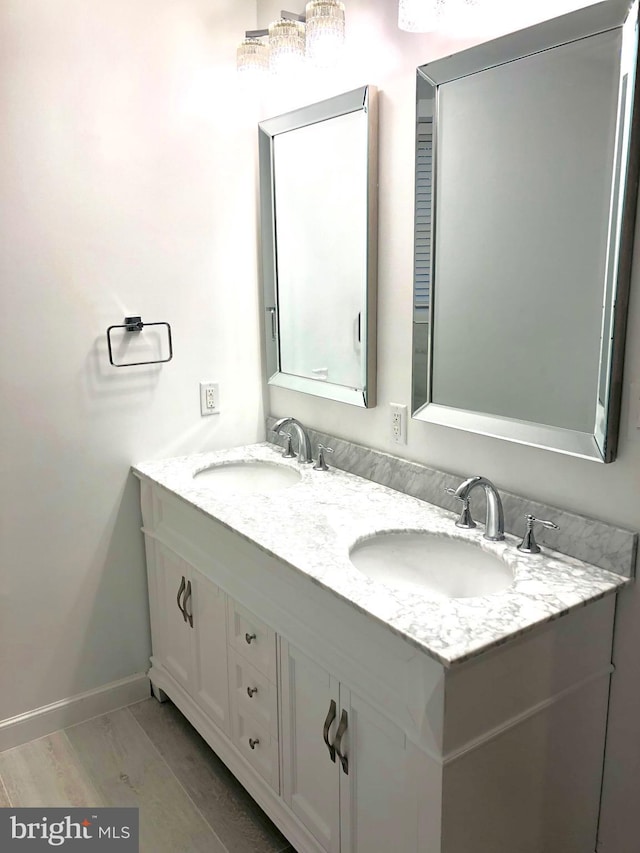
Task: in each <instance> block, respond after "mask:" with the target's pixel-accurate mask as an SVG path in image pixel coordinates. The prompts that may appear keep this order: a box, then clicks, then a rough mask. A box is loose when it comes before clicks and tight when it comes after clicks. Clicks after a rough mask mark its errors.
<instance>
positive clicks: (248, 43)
mask: <svg viewBox="0 0 640 853" xmlns="http://www.w3.org/2000/svg"><path fill="white" fill-rule="evenodd" d="M236 66H237V69H238V72H239V73H240V74H243V75H246V76H247V77H258V76H262V75H263V74H265V73H266V72H267V71H268V70H269V47H268V45H266V44H265V43H264V42H263V41H260V39H257V38H246V39H244V41H243V42H241V44H240V45H238V50H237V51H236Z"/></svg>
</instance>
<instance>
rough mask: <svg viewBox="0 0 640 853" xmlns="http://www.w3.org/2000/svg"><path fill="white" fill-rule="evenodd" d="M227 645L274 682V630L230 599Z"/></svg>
mask: <svg viewBox="0 0 640 853" xmlns="http://www.w3.org/2000/svg"><path fill="white" fill-rule="evenodd" d="M229 645H230V646H231V647H232V648H233V649H235V650H236V652H238V653H239V654H240V655H242V657H243V658H244V659H245V660H247V661H249V663H251V664H253V666H255V668H256V669H257V670H258V671H259V672H261V673H262V674H263V675H265V676H266V677H267V678H268V679H269V681H272V682H273V683H274V684H275V682H276V635H275V631H273V630H272V629H271V628H269V627H268V625H265V624H264V622H261V621H260V620H259V619H258V618H257V617H255V616H254V615H253V613H251V612H250V611H249V610H245V608H244V607H242V606H241V605H240V604H238V603H237V602H235V601H233V600H232V599H229Z"/></svg>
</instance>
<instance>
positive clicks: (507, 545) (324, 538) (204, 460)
mask: <svg viewBox="0 0 640 853" xmlns="http://www.w3.org/2000/svg"><path fill="white" fill-rule="evenodd" d="M281 453H282V451H281V449H279V448H275V447H274V445H271V444H267V443H264V444H254V445H250V446H247V447H235V448H232V449H230V450H220V451H214V452H211V453H204V454H197V455H192V456H182V457H176V458H173V459H165V460H159V461H150V462H141V463H139V464H137V465H134V466H133V471H134V473H135V474H136V475H137V476H139V477H144V478H148V479H149V480H151V481H152V482H154V483H157V484H159V485H160V486H162V487H164V488H165V489H167V490H169V491H170V492H172V493H173V494H175V495H177V496H178V497H180V498H182V499H183V500H185V501H186V502H187V503H189V504H191V505H193V506H194V507H196V508H197V509H198V510H200V511H202V512H204V513H205V514H207V515H209V516H211V517H212V518H215V519H216V520H217V521H219V522H221V523H222V524H224V525H225V526H226V527H228V528H229V529H231V530H233V531H235V532H236V533H238V534H240V535H241V536H243V537H244V538H246V539H248V540H249V541H251V542H253V543H254V544H255V545H257V546H258V547H259V548H260V549H262V550H263V551H265V552H267V553H268V554H271V555H272V556H274V557H277V558H278V559H280V560H283V561H285V562H286V563H288V564H289V565H290V566H292V567H293V568H294V569H297V570H298V571H300V572H302V573H303V574H306V575H308V576H309V577H310V578H312V579H313V580H314V581H315V582H316V583H318V584H320V585H321V586H323V587H326V588H327V589H329V590H331V591H332V592H334V593H335V594H336V595H338V596H339V597H340V598H342V599H343V600H345V601H347V602H349V603H350V604H352V605H353V606H354V607H356V608H357V609H359V610H360V611H362V612H364V613H366V614H368V615H370V616H372V617H373V618H375V619H377V620H379V621H380V622H382V623H384V624H385V625H387V626H388V627H389V628H390V629H391V630H393V631H394V632H395V633H396V634H398V635H399V636H401V637H403V638H404V639H405V640H407V641H409V642H410V643H412V644H413V645H415V646H417V647H418V648H420V649H422V650H423V651H424V652H426V653H427V654H428V655H430V656H431V657H433V658H434V659H435V660H437V661H439V662H440V663H442V664H443V665H445V666H452V665H454V664H457V663H462V662H463V661H465V660H468V659H470V658H472V657H474V656H476V655H478V654H480V653H482V652H485V651H487V650H488V649H490V648H492V647H496V646H499V645H502V644H503V643H505V642H506V641H507V640H510V639H512V638H514V637H516V636H518V635H520V634H522V633H524V632H526V631H528V630H531V629H532V628H534V627H535V626H537V625H541V624H543V623H545V622H549V621H551V620H552V619H556V618H558V617H559V616H562V615H564V614H566V613H568V612H569V611H571V610H573V609H575V608H577V607H581V606H584V605H585V604H587V603H588V602H590V601H595V600H596V599H598V598H602V597H603V596H605V595H608V594H610V593H614V592H616V591H617V590H618V589H619V588H620V587H622V586H624V585H625V584H627V583H629V580H628V578H624V577H622V576H620V575H617V574H614V573H613V572H608V571H605V570H604V569H600V568H597V567H596V566H592V565H589V564H588V563H584V562H581V561H580V560H577V559H575V558H572V557H567V556H565V555H564V554H559V553H557V552H555V551H550V550H549V549H546V548H545V549H543V553H542V554H540V555H535V556H533V555H526V554H522V553H521V552H519V551H517V550H516V545H517V544H518V541H519V540H518V539H517V538H516V537H514V536H510V535H509V534H507V536H506V539H505V541H503V542H489V541H488V540H486V539H483V538H482V533H483V526H482V525H481V524H478V527H477V528H476V529H474V530H461V529H459V528H457V527H456V526H455V520H456V518H457V516H456V514H455V513H454V512H448V511H447V510H444V509H441V508H440V507H436V506H433V505H432V504H428V503H426V502H424V501H421V500H418V499H417V498H413V497H411V496H409V495H405V494H403V493H402V492H398V491H395V490H393V489H389V488H387V487H386V486H381V485H378V484H377V483H373V482H371V481H369V480H365V479H363V478H361V477H357V476H354V475H353V474H348V473H346V472H344V471H339V470H338V469H335V468H332V469H331V470H330V471H328V472H320V471H314V470H313V468H312V466H311V465H299V464H298V462H297V460H296V459H283V458H282V455H281ZM242 460H251V461H253V460H255V461H267V462H274V463H277V464H280V465H285V466H287V467H290V468H293V469H295V470H297V471H299V472H300V474H301V479H300V482H299V483H297V484H295V485H294V486H291V487H289V488H283V489H279V490H274V491H270V492H269V493H265V492H254V493H249V494H234V493H233V492H224V491H222V490H220V489H219V488H215V489H212V488H211V487H210V486H208V485H207V483H206V479H204V478H203V479H202V480H199V479H198V478H197V477H194V474H195V473H196V472H198V471H201V470H203V469H205V468H207V467H210V466H211V465H214V464H218V463H225V462H227V463H229V462H238V461H242ZM330 461H331V460H330V458H329V463H330ZM389 530H394V531H396V530H398V531H400V530H407V531H416V530H428V531H430V532H432V533H436V534H438V535H441V536H445V537H450V538H456V539H459V540H463V541H466V542H473V543H475V544H476V545H477V546H478V547H480V548H482V549H483V550H485V551H487V552H489V553H492V554H495V555H496V556H498V557H499V558H501V559H502V560H503V561H504V562H505V563H506V564H507V565H508V566H509V567H510V568H511V570H512V571H513V573H514V581H513V583H512V584H511V586H509V587H508V588H507V589H505V590H503V591H502V592H495V593H492V594H490V595H484V596H479V597H474V598H455V599H449V598H443V597H434V596H433V595H430V594H429V593H427V592H426V591H422V590H421V589H420V588H418V587H416V588H411V589H400V588H396V587H393V586H390V585H387V584H383V583H381V582H379V581H374V580H371V579H370V578H368V577H366V576H365V575H364V574H362V573H361V572H360V571H358V570H357V569H356V568H355V566H354V565H353V564H352V563H351V561H350V559H349V550H350V548H351V546H353V545H354V543H356V542H357V541H358V540H360V539H362V538H365V537H367V536H370V535H372V534H374V533H376V532H380V531H389Z"/></svg>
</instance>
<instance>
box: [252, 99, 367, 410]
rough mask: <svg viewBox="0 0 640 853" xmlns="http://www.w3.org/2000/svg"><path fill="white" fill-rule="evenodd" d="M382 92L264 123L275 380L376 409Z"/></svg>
mask: <svg viewBox="0 0 640 853" xmlns="http://www.w3.org/2000/svg"><path fill="white" fill-rule="evenodd" d="M375 131H376V126H375V95H374V92H373V90H372V89H371V87H364V88H363V89H358V90H356V91H354V92H349V93H346V94H345V95H340V96H338V97H336V98H331V99H330V100H328V101H323V102H321V103H319V104H314V105H311V106H309V107H304V108H302V109H300V110H296V111H295V112H293V113H288V114H286V115H284V116H279V117H277V118H274V119H269V120H268V121H264V122H261V123H260V177H261V210H262V249H263V279H264V307H265V320H266V327H265V337H266V343H267V347H266V349H267V358H266V363H267V376H268V381H269V383H270V384H273V385H279V386H281V387H286V388H291V389H293V390H298V391H305V392H306V393H310V394H315V395H319V396H323V397H328V398H331V399H335V400H340V401H342V402H349V403H353V404H355V405H361V406H372V405H375V296H376V294H375V251H376V246H375V201H376V195H375V189H376V186H375V185H376V174H375V172H376V170H375Z"/></svg>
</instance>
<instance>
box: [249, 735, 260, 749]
mask: <svg viewBox="0 0 640 853" xmlns="http://www.w3.org/2000/svg"><path fill="white" fill-rule="evenodd" d="M259 743H260V738H259V737H257V738H252V737H250V738H249V746H250V747H251V749H255V748H256V746H257V745H258V744H259Z"/></svg>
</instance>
